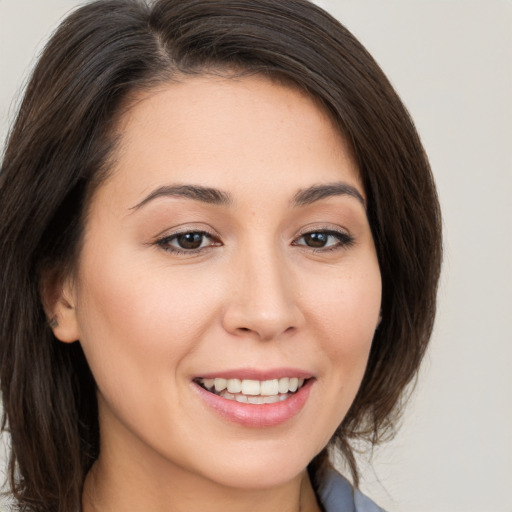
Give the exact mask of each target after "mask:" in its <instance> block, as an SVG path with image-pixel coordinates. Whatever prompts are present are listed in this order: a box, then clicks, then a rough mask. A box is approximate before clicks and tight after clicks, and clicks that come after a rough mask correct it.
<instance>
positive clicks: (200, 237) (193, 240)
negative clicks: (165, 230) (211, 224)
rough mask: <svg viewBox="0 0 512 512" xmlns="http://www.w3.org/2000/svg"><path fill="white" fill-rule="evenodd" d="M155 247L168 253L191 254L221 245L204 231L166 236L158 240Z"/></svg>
mask: <svg viewBox="0 0 512 512" xmlns="http://www.w3.org/2000/svg"><path fill="white" fill-rule="evenodd" d="M157 245H159V246H160V247H162V248H163V249H165V250H166V251H169V252H174V253H187V252H189V253H193V252H199V251H202V250H203V249H208V248H209V247H213V246H218V245H222V244H221V243H220V242H219V240H217V239H216V238H214V237H213V236H212V235H210V234H209V233H206V232H204V231H186V232H183V233H176V234H175V235H171V236H166V237H164V238H162V239H161V240H158V241H157Z"/></svg>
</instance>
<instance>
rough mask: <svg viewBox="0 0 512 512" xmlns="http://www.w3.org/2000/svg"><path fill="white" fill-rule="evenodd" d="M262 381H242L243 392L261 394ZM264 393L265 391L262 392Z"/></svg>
mask: <svg viewBox="0 0 512 512" xmlns="http://www.w3.org/2000/svg"><path fill="white" fill-rule="evenodd" d="M260 387H261V386H260V381H259V380H246V379H244V380H243V381H242V393H243V394H244V395H259V394H260ZM262 394H263V393H262Z"/></svg>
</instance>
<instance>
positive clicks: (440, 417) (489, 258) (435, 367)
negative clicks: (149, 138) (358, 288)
mask: <svg viewBox="0 0 512 512" xmlns="http://www.w3.org/2000/svg"><path fill="white" fill-rule="evenodd" d="M317 3H318V4H320V5H322V6H323V7H324V8H326V9H327V10H329V11H330V12H331V13H333V14H334V15H335V16H336V17H337V18H338V19H339V20H340V21H341V22H342V23H343V24H345V25H346V26H347V27H348V28H349V29H350V30H351V31H352V32H353V33H354V34H355V35H356V36H357V37H358V38H359V39H360V40H361V42H362V43H363V44H365V45H366V47H367V48H368V50H369V51H370V52H371V53H372V54H373V55H374V57H375V58H376V60H377V61H378V62H379V64H380V65H381V66H382V68H383V69H384V71H385V72H386V73H387V74H388V76H389V77H390V79H391V81H392V83H393V84H394V85H395V87H396V88H397V90H398V92H399V94H400V95H401V96H402V99H403V100H404V102H405V104H406V105H407V107H408V108H409V110H410V112H411V114H412V116H413V118H414V120H415V121H416V124H417V127H418V130H419V132H420V134H421V136H422V139H423V142H424V145H425V148H426V150H427V153H428V154H429V156H430V160H431V164H432V168H433V171H434V174H435V177H436V180H437V184H438V189H439V195H440V199H441V204H442V208H443V214H444V230H445V232H444V235H445V249H446V253H445V262H444V268H443V277H442V285H441V289H440V294H439V314H438V319H437V323H436V328H435V334H434V337H433V340H432V345H431V349H430V351H429V353H428V356H427V358H426V361H425V365H424V368H423V371H422V374H421V378H420V380H419V383H418V386H417V390H416V392H415V394H414V397H413V401H412V402H411V404H410V406H409V409H408V410H407V413H406V415H405V417H404V420H403V422H402V428H401V430H400V432H399V434H398V436H397V437H396V439H395V440H394V441H393V442H391V443H390V444H389V445H388V446H386V447H385V448H381V449H379V450H377V451H376V452H375V454H374V457H373V463H372V465H370V464H368V463H364V462H363V468H364V475H363V488H364V489H365V491H366V492H367V493H368V494H369V495H370V496H372V497H373V498H374V499H375V500H376V501H377V502H379V503H380V504H381V505H382V506H383V507H384V508H386V509H387V510H388V511H389V512H391V511H396V512H511V511H512V493H511V492H510V491H511V483H512V372H511V371H510V366H511V365H512V327H511V325H512V322H511V318H512V235H511V233H512V199H511V198H512V2H511V1H510V0H501V1H500V0H453V1H450V0H435V1H434V0H421V1H419V0H417V1H411V0H357V1H355V0H351V1H349V0H324V1H318V2H317ZM76 4H77V2H76V1H74V0H67V1H66V0H0V140H3V139H4V138H5V134H6V133H7V127H8V123H9V120H11V119H12V117H13V113H14V107H15V105H16V103H15V102H14V103H13V98H16V95H17V91H18V90H19V88H20V87H21V86H22V84H23V83H24V79H25V78H26V76H27V73H28V71H29V70H30V67H31V66H32V64H33V63H34V61H35V55H36V53H37V52H38V51H39V50H40V48H41V47H42V43H43V42H44V40H45V38H46V37H47V36H48V35H49V33H50V32H51V30H52V29H54V28H55V27H56V25H57V23H58V21H59V20H60V19H61V17H62V16H63V15H64V14H65V13H66V12H67V11H69V10H70V9H71V8H72V7H73V6H74V5H76ZM0 148H1V144H0Z"/></svg>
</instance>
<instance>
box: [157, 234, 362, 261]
mask: <svg viewBox="0 0 512 512" xmlns="http://www.w3.org/2000/svg"><path fill="white" fill-rule="evenodd" d="M319 234H321V235H326V236H327V237H328V238H329V237H334V238H336V239H337V240H338V241H337V243H334V244H332V245H328V246H324V247H311V246H308V245H306V244H299V243H298V240H300V239H302V238H304V237H306V236H308V235H319ZM185 235H199V236H201V237H202V239H201V244H202V243H203V241H204V238H207V239H210V240H211V241H212V243H210V244H209V245H207V246H205V247H198V248H195V249H184V248H180V247H175V246H172V245H171V242H173V241H175V240H177V239H178V238H179V237H180V236H185ZM354 242H355V240H354V238H353V237H352V236H351V235H349V234H348V233H345V232H343V231H336V230H332V229H316V230H311V231H306V232H304V233H302V234H301V235H299V236H298V237H297V238H296V239H295V240H294V241H293V242H292V245H293V246H299V247H302V248H304V249H309V250H311V251H312V252H314V253H326V252H331V251H336V250H340V249H346V248H349V247H351V246H353V245H354ZM156 245H158V246H159V247H161V248H162V249H163V250H165V251H167V252H171V253H173V254H178V255H179V254H183V255H192V254H198V253H200V252H204V251H206V250H209V249H212V248H213V247H217V246H220V245H222V243H221V242H220V241H219V240H218V239H217V238H216V237H215V236H214V235H212V234H211V233H208V232H207V231H201V230H198V231H194V230H189V231H181V232H179V233H173V234H172V235H169V236H165V237H163V238H160V239H159V240H157V241H156Z"/></svg>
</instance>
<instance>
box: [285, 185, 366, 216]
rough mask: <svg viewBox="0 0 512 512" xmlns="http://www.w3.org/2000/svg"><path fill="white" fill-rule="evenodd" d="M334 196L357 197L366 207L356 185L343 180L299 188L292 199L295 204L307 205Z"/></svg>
mask: <svg viewBox="0 0 512 512" xmlns="http://www.w3.org/2000/svg"><path fill="white" fill-rule="evenodd" d="M333 196H349V197H353V198H354V199H357V200H358V201H359V202H360V203H361V204H362V205H363V207H364V208H365V209H366V201H365V200H364V198H363V196H362V195H361V193H360V192H359V190H357V188H356V187H354V186H352V185H349V184H348V183H344V182H342V181H339V182H335V183H326V184H322V185H313V186H311V187H308V188H306V189H303V190H299V191H298V192H297V193H296V194H295V196H294V198H293V201H292V204H293V205H294V206H306V205H308V204H312V203H315V202H316V201H320V200H322V199H326V198H328V197H333Z"/></svg>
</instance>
